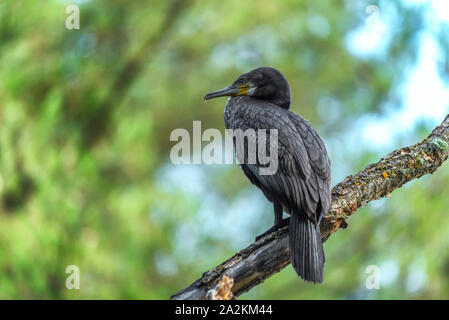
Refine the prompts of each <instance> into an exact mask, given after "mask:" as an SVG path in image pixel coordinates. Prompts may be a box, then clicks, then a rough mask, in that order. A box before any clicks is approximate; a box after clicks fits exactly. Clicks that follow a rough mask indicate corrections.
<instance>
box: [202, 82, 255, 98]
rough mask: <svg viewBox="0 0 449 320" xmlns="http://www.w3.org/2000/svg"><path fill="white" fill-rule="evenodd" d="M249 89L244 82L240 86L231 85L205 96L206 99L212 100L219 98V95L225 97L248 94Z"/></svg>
mask: <svg viewBox="0 0 449 320" xmlns="http://www.w3.org/2000/svg"><path fill="white" fill-rule="evenodd" d="M247 91H248V86H247V85H244V84H242V85H241V86H238V87H237V86H229V87H226V88H224V89H221V90H218V91H214V92H210V93H208V94H206V95H205V96H204V101H206V100H210V99H213V98H218V97H225V96H241V95H244V94H246V92H247Z"/></svg>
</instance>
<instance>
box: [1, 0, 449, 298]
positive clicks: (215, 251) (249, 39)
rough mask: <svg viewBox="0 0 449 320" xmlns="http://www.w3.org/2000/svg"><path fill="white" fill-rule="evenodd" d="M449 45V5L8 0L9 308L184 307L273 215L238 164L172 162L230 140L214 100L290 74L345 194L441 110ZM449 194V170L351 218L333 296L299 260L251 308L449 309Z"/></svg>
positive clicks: (334, 260)
mask: <svg viewBox="0 0 449 320" xmlns="http://www.w3.org/2000/svg"><path fill="white" fill-rule="evenodd" d="M70 4H75V5H77V6H78V7H79V9H80V29H74V30H68V29H67V28H66V19H67V18H68V17H69V15H70V14H68V13H66V8H67V6H68V5H70ZM448 50H449V1H447V0H434V1H431V0H429V1H425V0H421V1H417V0H415V1H413V0H397V1H391V0H384V1H374V0H373V1H364V0H359V1H352V0H346V1H345V0H322V1H310V0H309V1H305V0H296V1H294V0H289V1H268V0H261V1H257V2H255V1H254V2H252V1H241V0H239V1H237V0H230V1H211V0H207V1H206V0H197V1H181V0H170V1H155V0H152V1H125V0H114V1H112V0H107V1H106V0H97V1H94V0H84V1H75V0H72V1H62V0H59V1H57V0H39V1H36V0H35V1H29V0H27V1H25V0H1V1H0V298H3V299H5V298H6V299H10V298H16V299H23V298H29V299H36V298H42V299H53V298H57V299H88V298H94V299H119V298H124V299H167V298H169V297H170V295H172V294H174V293H175V292H177V291H178V290H180V289H182V288H184V287H186V286H187V285H189V284H190V283H191V282H193V281H194V280H196V279H197V278H198V277H200V276H201V274H202V273H203V272H204V271H206V270H208V269H210V268H212V267H214V266H216V265H217V264H218V263H220V262H222V261H223V260H225V259H226V258H228V257H230V256H231V255H232V254H233V253H235V252H236V251H239V250H240V249H242V248H244V247H245V246H247V245H249V244H250V243H252V242H253V240H254V238H255V236H256V235H257V234H259V233H261V232H263V231H264V230H265V229H267V228H268V227H269V226H271V224H272V220H273V215H272V206H271V205H270V204H269V203H268V201H266V200H265V198H264V197H263V195H262V193H261V192H260V191H259V190H258V189H256V188H255V187H253V186H251V185H250V183H249V181H248V180H247V179H246V178H245V176H244V175H243V173H242V172H241V170H240V168H238V166H236V165H204V164H201V165H174V164H172V163H171V162H170V158H169V154H170V149H171V147H172V146H173V145H175V144H176V143H175V142H172V141H170V133H171V132H172V131H173V130H174V129H176V128H185V129H187V130H188V131H189V132H192V121H193V120H201V121H202V129H203V130H205V129H207V128H217V129H219V130H220V131H222V132H223V131H224V124H223V108H224V105H225V101H226V100H225V99H215V100H212V101H210V102H208V103H207V104H204V103H203V96H204V94H205V93H206V92H210V91H212V90H216V89H220V88H223V87H225V86H227V85H229V84H231V83H232V82H233V81H234V80H235V78H236V77H237V76H238V75H239V74H241V73H244V72H247V71H249V70H251V69H252V68H255V67H259V66H272V67H275V68H277V69H279V70H280V71H281V72H282V73H283V74H284V75H285V76H286V77H287V79H288V80H289V82H290V85H291V90H292V99H293V104H292V110H293V111H294V112H297V113H300V114H302V115H303V116H304V117H306V118H307V119H308V120H309V121H310V122H311V123H312V124H313V125H314V127H315V128H317V131H318V132H319V133H320V135H321V136H322V137H323V139H324V140H325V142H326V145H327V148H328V150H329V153H330V158H331V162H332V169H333V178H332V179H333V183H332V185H335V184H336V183H338V182H339V181H340V180H342V179H343V178H344V177H345V176H347V175H349V174H354V173H356V172H357V171H358V170H360V169H362V168H363V167H364V166H365V165H367V164H369V163H371V162H375V161H377V160H378V159H379V158H380V157H381V156H383V155H385V154H386V153H388V152H389V151H392V150H394V149H396V148H399V147H402V146H405V145H407V144H412V143H415V142H418V141H420V140H421V139H423V138H424V137H426V136H427V134H428V133H429V132H430V131H431V129H432V128H433V127H434V126H436V125H437V124H439V123H440V122H441V121H442V120H443V119H444V116H445V115H446V114H447V113H448V109H449V108H448V106H449V58H448ZM448 194H449V166H448V164H447V163H446V164H444V165H443V166H442V167H441V168H440V169H439V170H438V171H437V172H436V173H435V174H434V175H433V176H425V177H423V178H421V179H419V180H415V181H413V182H412V183H409V184H407V185H405V186H404V187H403V188H401V189H399V190H396V191H395V192H394V193H392V194H391V196H390V197H389V198H388V199H381V200H378V201H374V202H372V203H370V204H369V205H368V206H367V207H366V208H362V209H360V210H358V211H357V213H356V214H354V215H353V216H352V217H350V218H349V219H348V221H347V222H348V223H349V226H348V228H347V229H345V230H340V231H338V232H337V233H335V234H334V235H333V236H332V237H331V238H330V239H329V240H328V241H327V242H326V243H325V244H324V248H325V251H326V258H327V259H326V266H325V278H324V283H323V284H322V285H312V284H307V283H305V282H303V281H300V280H299V279H298V278H297V276H296V274H295V273H294V271H293V269H292V268H291V267H290V266H288V267H287V268H285V269H284V270H282V271H281V272H280V273H278V274H276V275H274V276H273V277H271V278H269V279H268V280H266V281H265V282H264V283H263V284H261V285H259V286H257V287H256V288H254V289H253V290H251V291H250V292H248V293H246V294H244V295H242V296H241V298H242V299H270V298H271V299H273V298H276V299H348V298H352V299H417V298H425V299H430V298H436V299H448V298H449V214H448V208H449V196H448ZM68 265H76V266H78V267H79V270H80V276H81V278H80V279H81V282H80V289H79V290H68V289H67V288H66V286H65V282H66V278H67V276H68V275H67V274H66V273H65V270H66V267H67V266H68ZM371 265H375V266H377V267H378V268H379V270H380V289H378V290H370V289H367V288H366V286H365V282H366V279H367V277H368V276H369V274H368V273H366V272H365V271H366V270H367V268H368V267H369V266H371Z"/></svg>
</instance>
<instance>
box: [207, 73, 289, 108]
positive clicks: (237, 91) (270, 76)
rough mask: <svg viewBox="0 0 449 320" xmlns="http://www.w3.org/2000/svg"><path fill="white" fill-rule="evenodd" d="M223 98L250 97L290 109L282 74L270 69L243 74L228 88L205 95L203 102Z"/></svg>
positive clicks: (286, 82)
mask: <svg viewBox="0 0 449 320" xmlns="http://www.w3.org/2000/svg"><path fill="white" fill-rule="evenodd" d="M224 96H232V97H235V96H250V97H253V98H255V99H260V100H266V101H269V102H271V103H273V104H275V105H277V106H278V107H281V108H284V109H289V108H290V86H289V85H288V81H287V79H285V77H284V76H283V75H282V73H280V72H279V71H278V70H276V69H274V68H270V67H261V68H257V69H254V70H251V71H250V72H247V73H244V74H242V75H240V76H239V77H238V78H237V80H235V81H234V83H233V84H232V85H230V86H229V87H226V88H224V89H221V90H218V91H214V92H210V93H208V94H206V95H205V96H204V100H209V99H213V98H217V97H224Z"/></svg>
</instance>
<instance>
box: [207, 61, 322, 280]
mask: <svg viewBox="0 0 449 320" xmlns="http://www.w3.org/2000/svg"><path fill="white" fill-rule="evenodd" d="M222 96H229V98H228V102H227V103H226V108H225V112H224V120H225V125H226V128H227V129H242V130H246V129H254V130H257V129H266V130H269V129H278V169H277V171H276V172H275V173H274V174H273V175H261V174H260V173H259V170H257V169H259V168H260V167H261V165H260V164H259V162H258V161H257V162H256V163H255V164H249V163H247V162H246V161H245V162H243V163H242V164H241V167H242V169H243V172H244V173H245V175H246V176H247V177H248V179H249V180H250V181H251V183H253V184H255V185H256V186H257V187H258V188H259V189H261V190H262V192H263V193H264V195H265V196H266V198H267V199H268V200H269V201H271V202H272V203H273V205H274V226H273V227H272V228H270V229H269V230H268V231H267V232H265V233H264V234H263V235H265V234H266V233H268V232H272V231H274V230H276V229H278V228H280V227H282V226H284V225H286V224H287V223H288V221H290V222H289V245H290V259H291V262H292V265H293V268H294V269H295V271H296V273H297V274H298V275H299V276H300V277H301V278H302V279H304V280H306V281H311V282H315V283H316V282H322V281H323V268H324V261H325V258H324V250H323V244H322V241H321V235H320V221H321V218H322V217H323V215H325V214H327V212H328V210H329V207H330V203H331V192H330V161H329V158H328V155H327V151H326V148H325V145H324V143H323V141H322V140H321V138H320V136H319V135H318V133H317V132H316V131H315V130H314V129H313V127H312V126H311V124H310V123H309V122H307V120H305V119H304V118H303V117H302V116H300V115H298V114H296V113H293V112H291V111H289V108H290V87H289V84H288V82H287V79H285V77H284V76H283V75H282V73H280V72H279V71H278V70H276V69H274V68H269V67H262V68H257V69H254V70H252V71H250V72H248V73H245V74H242V75H240V76H239V77H238V78H237V80H236V81H235V82H234V83H233V84H232V85H231V86H229V87H226V88H224V89H222V90H218V91H215V92H211V93H208V94H206V96H205V97H204V99H205V100H209V99H212V98H216V97H222ZM266 143H267V144H268V143H270V142H269V141H267V142H266ZM245 159H246V158H245ZM283 207H284V208H286V211H287V212H288V213H290V218H286V219H284V220H283V219H282V214H283Z"/></svg>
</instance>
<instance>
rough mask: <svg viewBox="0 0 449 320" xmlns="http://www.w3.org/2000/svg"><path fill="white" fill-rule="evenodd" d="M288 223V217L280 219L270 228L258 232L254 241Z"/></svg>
mask: <svg viewBox="0 0 449 320" xmlns="http://www.w3.org/2000/svg"><path fill="white" fill-rule="evenodd" d="M289 224H290V217H289V218H285V219H283V220H281V221H280V222H278V223H276V224H275V225H273V226H272V227H271V228H270V229H268V230H267V231H265V232H264V233H262V234H259V235H258V236H257V237H256V241H259V240H260V239H262V238H263V237H265V236H266V235H267V234H269V233H272V232H274V231H276V230H278V229H280V228H282V227H285V226H287V225H289Z"/></svg>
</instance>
